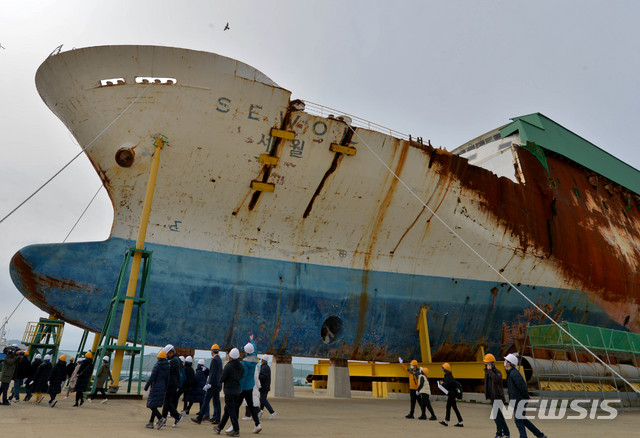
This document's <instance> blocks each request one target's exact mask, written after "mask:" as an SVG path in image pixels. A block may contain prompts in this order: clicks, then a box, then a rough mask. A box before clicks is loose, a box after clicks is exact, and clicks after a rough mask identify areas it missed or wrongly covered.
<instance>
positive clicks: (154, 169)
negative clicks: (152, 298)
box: [94, 136, 166, 388]
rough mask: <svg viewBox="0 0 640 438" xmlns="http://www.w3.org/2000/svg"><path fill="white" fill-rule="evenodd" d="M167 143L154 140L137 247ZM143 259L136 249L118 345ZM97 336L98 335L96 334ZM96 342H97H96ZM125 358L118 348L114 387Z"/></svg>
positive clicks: (141, 243) (126, 329)
mask: <svg viewBox="0 0 640 438" xmlns="http://www.w3.org/2000/svg"><path fill="white" fill-rule="evenodd" d="M165 143H166V137H164V136H157V137H156V139H155V142H154V146H155V148H156V150H155V152H154V154H153V160H152V161H151V170H150V172H149V181H148V182H147V192H146V194H145V197H144V204H143V206H142V217H140V228H138V238H137V239H136V249H138V250H143V249H144V241H145V237H146V235H147V225H148V224H149V216H150V215H151V204H152V202H153V192H154V190H155V187H156V179H157V177H158V169H159V167H160V151H161V150H162V147H163V146H164V145H165ZM141 261H142V252H141V251H136V252H135V253H134V254H133V261H132V262H131V274H130V275H129V283H128V285H127V298H129V299H126V300H125V301H124V307H123V309H122V319H121V320H120V330H119V331H118V342H117V345H118V346H124V345H125V344H126V343H127V334H128V333H129V323H130V322H131V311H132V310H133V298H134V297H135V295H136V288H137V285H138V275H139V273H140V263H141ZM96 336H97V335H96ZM94 343H95V342H94ZM123 358H124V350H121V349H116V352H115V356H114V358H113V369H112V373H111V374H112V376H113V381H112V383H111V386H112V387H115V388H117V387H118V385H119V384H120V371H122V359H123Z"/></svg>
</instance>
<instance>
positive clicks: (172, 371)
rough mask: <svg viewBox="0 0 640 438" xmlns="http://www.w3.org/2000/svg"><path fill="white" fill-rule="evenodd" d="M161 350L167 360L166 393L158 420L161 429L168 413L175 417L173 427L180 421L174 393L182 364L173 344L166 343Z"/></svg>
mask: <svg viewBox="0 0 640 438" xmlns="http://www.w3.org/2000/svg"><path fill="white" fill-rule="evenodd" d="M163 350H164V351H165V353H167V360H168V361H169V386H168V387H167V393H166V395H165V397H164V406H163V407H162V418H160V421H159V422H158V430H160V429H162V428H163V427H164V426H165V425H166V424H167V415H168V414H169V413H170V414H171V416H172V417H173V418H175V423H173V427H176V426H177V425H178V423H180V422H181V421H182V415H180V412H178V410H177V409H176V404H175V403H176V393H177V392H178V388H179V387H180V371H181V369H182V364H181V362H180V359H179V358H178V356H177V355H176V350H175V349H174V348H173V345H171V344H167V345H166V346H165V347H164V348H163Z"/></svg>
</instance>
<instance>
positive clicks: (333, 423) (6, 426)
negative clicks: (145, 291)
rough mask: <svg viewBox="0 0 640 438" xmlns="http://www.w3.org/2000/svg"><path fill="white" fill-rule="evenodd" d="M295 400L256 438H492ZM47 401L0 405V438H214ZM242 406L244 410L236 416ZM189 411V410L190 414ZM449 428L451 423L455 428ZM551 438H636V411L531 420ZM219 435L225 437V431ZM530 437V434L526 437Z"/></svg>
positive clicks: (185, 426) (133, 409) (137, 416)
mask: <svg viewBox="0 0 640 438" xmlns="http://www.w3.org/2000/svg"><path fill="white" fill-rule="evenodd" d="M295 395H296V398H293V399H286V398H271V402H272V405H273V407H274V409H275V410H276V411H277V416H276V418H275V419H274V420H272V421H270V420H268V419H267V418H266V415H268V414H266V413H265V417H263V420H262V426H263V430H262V432H261V433H260V434H259V436H270V437H322V438H327V437H334V436H341V437H352V436H353V437H357V436H361V437H400V436H402V437H414V436H415V437H424V436H429V437H433V438H435V437H443V438H445V437H446V438H452V437H456V438H458V437H460V438H464V437H468V438H482V437H487V438H489V437H493V436H494V434H495V426H494V422H493V421H492V420H490V419H489V412H490V408H489V405H483V404H475V403H459V408H460V411H461V413H462V416H463V417H464V425H465V427H464V428H454V427H452V425H450V426H449V427H448V428H445V427H444V426H441V425H440V424H438V422H435V421H420V420H417V419H416V420H408V419H405V418H404V416H405V415H406V414H407V412H408V409H409V401H408V400H400V399H374V398H372V397H366V396H362V397H361V396H356V397H354V398H352V399H329V398H328V397H327V396H326V395H324V394H314V393H312V392H311V391H310V390H308V389H297V388H296V393H295ZM48 399H49V397H48V396H47V397H46V398H45V400H44V401H43V402H42V403H41V404H40V405H35V404H33V403H24V402H22V401H21V402H19V403H15V404H12V405H11V406H0V430H1V431H2V432H1V436H3V437H12V438H14V437H29V438H38V437H64V438H68V437H84V438H86V437H92V438H93V437H110V438H113V437H152V436H158V435H159V434H160V435H162V436H166V437H184V436H188V437H212V436H217V435H214V433H213V428H212V426H211V425H210V424H209V423H208V422H203V423H202V424H201V425H197V424H195V423H192V422H191V421H190V420H189V419H188V418H185V419H184V420H183V421H182V422H181V423H180V424H179V425H178V427H176V428H173V427H171V425H172V424H173V420H172V419H168V421H167V423H168V425H167V427H165V428H163V429H162V430H160V431H158V430H151V429H145V428H144V425H145V424H146V423H147V421H148V419H149V414H150V411H149V410H148V409H147V408H146V400H114V399H111V400H109V401H108V402H107V403H106V404H100V403H99V401H97V400H96V401H94V402H93V403H86V402H85V404H84V405H83V406H81V407H80V408H74V407H72V405H73V403H74V400H73V399H72V398H69V399H66V400H65V399H64V398H62V399H60V401H59V402H58V404H57V406H56V407H55V408H49V407H48V406H47V401H48ZM433 405H434V410H435V412H436V415H437V416H438V419H439V420H440V419H442V418H444V409H445V404H444V402H440V401H436V402H434V403H433ZM243 412H244V408H242V410H241V415H242V413H243ZM192 413H193V411H192ZM452 424H453V423H452ZM534 424H536V426H537V427H538V428H539V429H540V430H542V431H543V432H544V433H545V434H547V436H548V437H549V438H553V437H563V438H565V437H594V438H596V437H597V438H602V437H628V436H629V437H630V436H640V432H638V428H639V425H640V410H639V409H637V408H626V409H625V411H624V412H620V414H619V415H618V417H617V418H616V419H614V420H592V419H588V418H587V419H583V420H534ZM508 425H509V428H510V430H511V436H513V437H517V436H518V433H517V429H516V427H515V424H514V422H513V420H508ZM252 430H253V422H250V421H240V434H241V435H242V436H253V434H252V433H251V431H252ZM221 436H225V434H224V432H223V433H222V435H221ZM529 436H532V435H531V434H529Z"/></svg>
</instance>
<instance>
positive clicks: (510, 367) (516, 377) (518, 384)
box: [504, 353, 547, 438]
mask: <svg viewBox="0 0 640 438" xmlns="http://www.w3.org/2000/svg"><path fill="white" fill-rule="evenodd" d="M517 366H518V357H517V356H516V355H515V354H513V353H511V354H507V356H506V357H505V358H504V367H505V369H506V370H507V390H508V392H509V401H514V402H515V403H514V406H513V408H514V409H515V412H516V415H515V417H514V418H515V423H516V427H517V428H518V432H520V438H527V429H529V430H530V431H531V433H533V434H534V435H535V436H536V437H538V438H546V437H547V436H546V435H545V434H544V433H542V432H540V430H539V429H538V428H537V427H535V426H534V425H533V423H532V422H531V420H529V419H528V418H518V417H519V415H518V414H517V412H518V411H519V409H518V406H519V405H520V404H522V403H524V406H523V407H521V408H520V409H522V412H523V413H525V411H524V408H526V406H527V400H529V390H528V389H527V383H526V382H525V381H524V378H523V377H522V374H520V371H518V370H517V369H516V367H517Z"/></svg>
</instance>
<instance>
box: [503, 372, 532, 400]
mask: <svg viewBox="0 0 640 438" xmlns="http://www.w3.org/2000/svg"><path fill="white" fill-rule="evenodd" d="M507 388H508V390H509V401H511V400H515V401H520V400H529V390H528V389H527V383H526V382H525V381H524V377H522V374H520V371H518V370H516V369H515V368H511V369H509V370H507Z"/></svg>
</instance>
